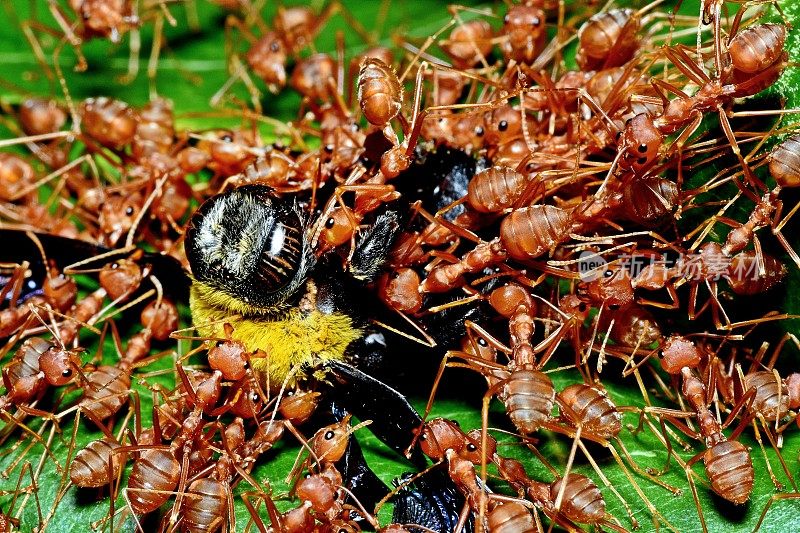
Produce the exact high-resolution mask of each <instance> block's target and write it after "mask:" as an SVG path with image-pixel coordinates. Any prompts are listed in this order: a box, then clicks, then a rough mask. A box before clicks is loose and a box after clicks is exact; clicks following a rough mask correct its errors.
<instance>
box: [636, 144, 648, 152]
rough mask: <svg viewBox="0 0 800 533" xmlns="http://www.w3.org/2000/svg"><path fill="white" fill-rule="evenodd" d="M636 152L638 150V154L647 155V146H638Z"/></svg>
mask: <svg viewBox="0 0 800 533" xmlns="http://www.w3.org/2000/svg"><path fill="white" fill-rule="evenodd" d="M638 150H639V152H640V153H642V154H645V153H647V145H646V144H644V143H642V144H640V145H639V148H638Z"/></svg>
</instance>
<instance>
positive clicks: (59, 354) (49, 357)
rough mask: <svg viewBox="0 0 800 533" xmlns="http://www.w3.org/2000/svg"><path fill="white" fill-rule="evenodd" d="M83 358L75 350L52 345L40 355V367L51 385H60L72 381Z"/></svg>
mask: <svg viewBox="0 0 800 533" xmlns="http://www.w3.org/2000/svg"><path fill="white" fill-rule="evenodd" d="M81 364H82V363H81V359H80V357H78V354H77V352H76V351H75V350H65V349H63V348H58V347H55V346H51V347H50V348H49V349H48V350H47V351H46V352H44V353H43V354H42V355H41V357H39V369H40V370H41V371H42V373H43V374H44V379H45V380H47V382H48V383H49V384H50V385H54V386H60V385H66V384H67V383H69V382H71V381H72V380H73V379H74V378H75V375H76V374H78V373H79V371H80V368H81Z"/></svg>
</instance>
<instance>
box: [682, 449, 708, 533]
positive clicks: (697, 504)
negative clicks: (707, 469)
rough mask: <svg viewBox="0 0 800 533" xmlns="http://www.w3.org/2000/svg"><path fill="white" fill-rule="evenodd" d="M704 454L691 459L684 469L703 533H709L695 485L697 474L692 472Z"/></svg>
mask: <svg viewBox="0 0 800 533" xmlns="http://www.w3.org/2000/svg"><path fill="white" fill-rule="evenodd" d="M704 454H705V451H702V452H700V453H698V454H697V455H695V456H694V457H692V458H691V459H689V461H687V462H686V464H685V465H684V467H683V469H684V471H685V472H686V479H687V480H688V481H689V488H690V489H692V499H694V505H695V507H697V516H698V517H699V518H700V525H701V526H702V528H703V533H708V526H706V519H705V517H704V516H703V509H702V506H701V505H700V497H699V496H698V494H697V486H696V485H695V483H694V476H695V473H694V471H693V470H692V465H693V464H694V463H696V462H697V461H698V460H700V459H702V458H703V456H704Z"/></svg>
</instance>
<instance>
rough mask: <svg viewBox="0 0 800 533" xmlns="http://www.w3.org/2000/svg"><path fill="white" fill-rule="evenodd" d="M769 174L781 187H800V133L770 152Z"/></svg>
mask: <svg viewBox="0 0 800 533" xmlns="http://www.w3.org/2000/svg"><path fill="white" fill-rule="evenodd" d="M768 160H769V173H770V175H772V177H773V178H774V179H775V181H776V182H777V183H778V185H780V186H781V187H798V186H800V133H795V134H794V135H790V136H789V137H787V138H786V140H785V141H783V142H782V143H780V144H779V145H777V146H776V147H775V148H773V149H772V152H770V154H769V157H768Z"/></svg>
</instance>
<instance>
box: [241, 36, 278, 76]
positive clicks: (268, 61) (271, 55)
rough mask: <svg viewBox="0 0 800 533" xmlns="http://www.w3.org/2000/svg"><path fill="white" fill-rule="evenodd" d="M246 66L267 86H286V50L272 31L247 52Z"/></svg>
mask: <svg viewBox="0 0 800 533" xmlns="http://www.w3.org/2000/svg"><path fill="white" fill-rule="evenodd" d="M246 59H247V64H248V65H250V68H251V69H253V72H254V73H255V74H256V75H257V76H258V77H259V78H261V79H262V80H264V83H266V84H267V85H272V86H274V87H276V88H277V87H283V86H284V85H286V48H285V47H284V45H283V41H282V40H281V39H280V38H279V37H278V34H277V33H275V32H274V31H268V32H267V33H265V34H264V36H263V37H261V39H259V40H258V41H257V42H256V43H255V44H253V46H251V47H250V50H248V51H247V56H246Z"/></svg>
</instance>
